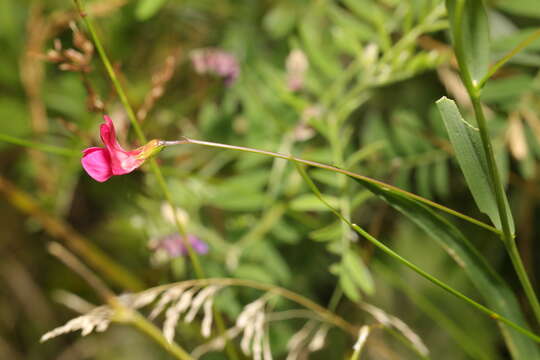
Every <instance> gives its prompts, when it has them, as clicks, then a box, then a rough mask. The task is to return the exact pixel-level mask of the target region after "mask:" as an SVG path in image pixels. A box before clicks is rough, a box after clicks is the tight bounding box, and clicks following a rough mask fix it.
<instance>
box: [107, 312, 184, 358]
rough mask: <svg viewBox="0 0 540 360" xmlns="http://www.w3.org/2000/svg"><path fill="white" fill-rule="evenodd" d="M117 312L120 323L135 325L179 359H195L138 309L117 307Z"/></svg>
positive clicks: (117, 320) (116, 318)
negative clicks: (170, 339)
mask: <svg viewBox="0 0 540 360" xmlns="http://www.w3.org/2000/svg"><path fill="white" fill-rule="evenodd" d="M115 309H116V314H115V316H114V318H113V320H114V321H116V322H118V323H124V324H129V325H132V326H134V327H135V328H137V329H139V330H140V331H141V332H143V333H144V334H146V335H147V336H148V337H150V338H152V340H154V341H155V342H156V343H158V344H159V345H160V346H161V347H162V348H164V349H165V350H167V351H168V352H169V353H170V354H171V355H173V356H174V357H175V358H176V359H179V360H193V358H192V357H191V356H190V355H189V354H188V353H187V352H186V351H185V350H184V349H182V348H181V347H180V346H179V345H178V344H176V343H175V342H168V341H167V339H166V338H165V337H164V336H163V333H162V332H161V331H160V330H159V329H158V328H157V327H156V326H155V325H154V324H152V323H151V322H149V321H148V320H146V319H145V318H144V317H142V316H141V314H139V313H138V312H137V311H134V310H132V309H129V308H126V307H115Z"/></svg>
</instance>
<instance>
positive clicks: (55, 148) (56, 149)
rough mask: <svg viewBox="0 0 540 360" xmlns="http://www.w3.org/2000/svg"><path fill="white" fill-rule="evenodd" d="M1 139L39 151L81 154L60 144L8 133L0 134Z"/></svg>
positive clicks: (73, 155) (70, 155) (71, 155)
mask: <svg viewBox="0 0 540 360" xmlns="http://www.w3.org/2000/svg"><path fill="white" fill-rule="evenodd" d="M0 141H5V142H7V143H10V144H15V145H20V146H24V147H27V148H30V149H35V150H39V151H43V152H46V153H50V154H55V155H62V156H68V157H75V156H80V154H81V153H80V152H79V151H75V150H70V149H66V148H63V147H60V146H55V145H49V144H42V143H37V142H34V141H30V140H26V139H21V138H18V137H14V136H10V135H6V134H0Z"/></svg>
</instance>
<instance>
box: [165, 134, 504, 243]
mask: <svg viewBox="0 0 540 360" xmlns="http://www.w3.org/2000/svg"><path fill="white" fill-rule="evenodd" d="M165 143H166V144H165V145H168V146H170V145H179V144H195V145H202V146H209V147H215V148H222V149H229V150H235V151H242V152H249V153H255V154H259V155H265V156H271V157H275V158H280V159H286V160H293V161H295V162H299V163H302V164H304V165H308V166H314V167H318V168H321V169H325V170H329V171H333V172H336V173H340V174H343V175H347V176H351V177H353V178H356V179H361V180H364V181H366V182H369V183H371V184H373V185H375V186H378V187H384V188H385V189H388V190H392V191H395V192H397V193H400V194H402V195H403V196H406V197H407V198H409V199H414V200H416V201H418V202H421V203H423V204H426V205H429V206H431V207H434V208H436V209H438V210H440V211H443V212H445V213H447V214H450V215H453V216H456V217H458V218H460V219H462V220H465V221H467V222H470V223H472V224H475V225H477V226H479V227H481V228H483V229H486V230H489V231H491V232H493V233H495V234H498V235H500V233H501V232H500V230H498V229H496V228H494V227H493V226H491V225H488V224H486V223H484V222H482V221H479V220H476V219H474V218H472V217H470V216H468V215H465V214H462V213H460V212H458V211H455V210H452V209H450V208H448V207H446V206H444V205H441V204H438V203H436V202H434V201H431V200H428V199H426V198H423V197H421V196H419V195H416V194H413V193H410V192H408V191H405V190H403V189H400V188H398V187H395V186H393V185H389V184H386V183H384V182H382V181H379V180H375V179H372V178H370V177H367V176H364V175H360V174H356V173H353V172H351V171H348V170H344V169H340V168H338V167H335V166H331V165H327V164H321V163H318V162H316V161H311V160H304V159H301V158H298V157H294V156H291V155H285V154H280V153H276V152H272V151H266V150H259V149H253V148H248V147H244V146H235V145H228V144H221V143H215V142H211V141H202V140H194V139H190V138H186V137H184V138H183V140H180V141H166V142H165Z"/></svg>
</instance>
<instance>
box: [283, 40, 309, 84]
mask: <svg viewBox="0 0 540 360" xmlns="http://www.w3.org/2000/svg"><path fill="white" fill-rule="evenodd" d="M285 67H286V68H287V86H288V88H289V90H291V91H299V90H301V89H302V88H303V87H304V81H305V77H306V72H307V70H308V68H309V63H308V59H307V57H306V55H305V54H304V53H303V52H302V50H298V49H295V50H293V51H291V52H290V53H289V55H288V56H287V61H286V63H285Z"/></svg>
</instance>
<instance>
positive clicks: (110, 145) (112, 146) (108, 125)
mask: <svg viewBox="0 0 540 360" xmlns="http://www.w3.org/2000/svg"><path fill="white" fill-rule="evenodd" d="M103 118H104V119H105V124H101V127H100V128H99V133H100V135H101V140H102V141H103V143H104V144H105V147H106V148H107V150H109V152H112V151H121V152H126V151H125V150H124V149H123V148H122V147H121V146H120V144H119V143H118V141H117V140H116V131H115V130H114V124H113V122H112V120H111V118H110V117H109V116H107V115H103Z"/></svg>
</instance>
